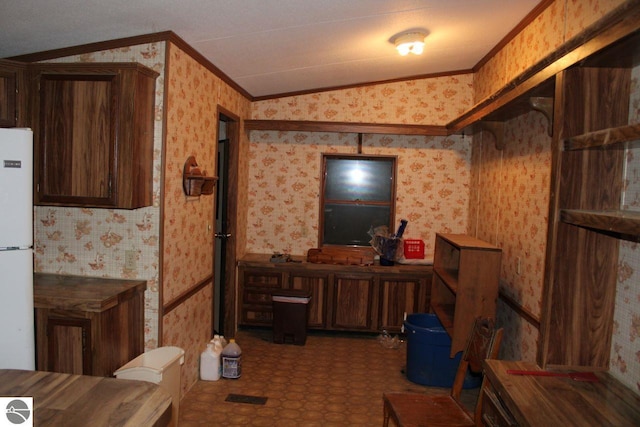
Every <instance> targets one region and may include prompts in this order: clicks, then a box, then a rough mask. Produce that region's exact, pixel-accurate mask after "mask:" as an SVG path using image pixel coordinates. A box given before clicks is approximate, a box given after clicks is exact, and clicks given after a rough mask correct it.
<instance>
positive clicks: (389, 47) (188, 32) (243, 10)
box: [0, 0, 540, 97]
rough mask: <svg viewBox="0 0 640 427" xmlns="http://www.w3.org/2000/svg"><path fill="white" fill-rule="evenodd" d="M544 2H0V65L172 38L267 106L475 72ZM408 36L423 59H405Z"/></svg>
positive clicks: (398, 0)
mask: <svg viewBox="0 0 640 427" xmlns="http://www.w3.org/2000/svg"><path fill="white" fill-rule="evenodd" d="M539 1H540V0H509V1H504V0H447V1H444V0H133V1H132V0H20V1H3V2H2V5H1V6H0V58H8V57H14V56H18V55H24V54H30V53H35V52H41V51H46V50H52V49H59V48H65V47H71V46H77V45H82V44H87V43H94V42H100V41H106V40H113V39H118V38H122V37H131V36H136V35H142V34H149V33H155V32H160V31H167V30H170V31H173V32H174V33H176V34H177V35H178V36H180V37H181V38H182V39H184V40H185V41H186V42H187V43H188V44H189V45H191V46H192V47H193V48H194V49H195V50H197V51H198V52H199V53H201V54H202V55H203V56H205V57H206V58H207V59H208V60H209V61H211V63H213V64H214V65H215V66H216V67H217V68H219V69H220V70H221V71H222V72H224V73H225V74H226V75H227V76H228V77H229V78H230V79H231V80H233V81H234V82H236V83H237V84H238V85H239V86H240V87H242V88H243V89H244V90H245V91H246V92H248V93H249V94H250V95H251V96H253V97H264V96H271V95H277V94H284V93H292V92H303V91H310V90H317V89H323V88H328V87H339V86H347V85H357V84H363V83H368V82H379V81H386V80H396V79H403V78H408V77H417V76H425V75H431V74H438V73H448V72H456V71H464V70H469V69H471V68H473V67H474V66H475V65H476V64H477V63H478V62H479V61H480V60H481V59H482V58H483V57H485V56H486V55H487V53H489V52H490V51H491V49H492V48H493V47H495V46H496V44H498V43H499V42H500V41H501V40H502V39H503V38H504V37H505V36H506V35H507V34H508V33H509V32H510V31H511V30H512V29H513V28H514V27H516V26H517V25H518V23H519V22H520V21H521V20H522V19H523V18H525V17H526V16H527V14H528V13H529V12H531V11H532V10H533V9H535V8H536V6H537V5H538V3H539ZM412 29H419V30H422V31H424V32H425V33H427V34H428V35H427V37H426V39H425V52H424V54H423V55H421V56H415V55H408V56H404V57H403V56H400V55H398V53H397V52H396V50H395V48H394V46H393V44H392V43H391V42H390V41H389V40H390V39H391V38H392V37H393V36H394V35H396V34H398V33H402V32H405V31H407V30H412Z"/></svg>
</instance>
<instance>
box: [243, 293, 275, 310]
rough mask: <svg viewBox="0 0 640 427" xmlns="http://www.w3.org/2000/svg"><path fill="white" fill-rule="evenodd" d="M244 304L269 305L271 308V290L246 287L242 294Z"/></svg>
mask: <svg viewBox="0 0 640 427" xmlns="http://www.w3.org/2000/svg"><path fill="white" fill-rule="evenodd" d="M242 297H243V299H242V302H243V304H250V305H254V304H260V305H268V306H269V308H271V292H265V291H259V290H255V289H245V290H244V292H243V295H242Z"/></svg>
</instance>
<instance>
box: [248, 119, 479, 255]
mask: <svg viewBox="0 0 640 427" xmlns="http://www.w3.org/2000/svg"><path fill="white" fill-rule="evenodd" d="M250 139H251V145H250V151H249V159H250V160H249V182H248V196H249V202H248V214H247V215H248V218H249V220H248V223H247V232H246V233H247V251H248V252H254V253H272V252H285V253H290V254H295V255H305V254H306V253H307V250H308V249H310V248H315V247H318V217H319V209H320V206H319V196H320V170H321V158H322V153H352V154H355V153H356V152H357V145H358V135H357V134H346V133H322V132H276V131H271V132H263V131H253V132H251V135H250ZM470 143H471V139H470V138H464V137H462V136H451V137H426V136H400V135H363V141H362V153H363V154H372V155H394V156H398V164H397V168H398V169H397V191H396V197H397V201H396V222H397V223H399V221H400V219H403V218H404V219H407V220H408V221H409V224H408V226H407V229H406V231H405V238H408V239H411V238H414V239H422V240H424V241H425V253H426V254H432V253H433V244H434V242H435V233H436V232H454V233H463V232H464V230H465V229H466V223H467V206H468V200H467V197H468V194H469V190H468V187H469V169H470V166H469V165H470V159H471V157H470V156H471V146H470Z"/></svg>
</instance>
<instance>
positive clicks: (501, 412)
mask: <svg viewBox="0 0 640 427" xmlns="http://www.w3.org/2000/svg"><path fill="white" fill-rule="evenodd" d="M482 421H483V422H484V424H485V425H487V426H489V427H513V426H518V423H516V421H515V420H514V419H513V417H512V416H511V414H510V413H509V411H508V410H507V408H505V407H504V405H503V404H502V402H501V401H500V398H499V397H498V396H497V395H496V394H495V393H494V392H493V391H492V390H491V389H490V388H489V387H484V388H483V391H482Z"/></svg>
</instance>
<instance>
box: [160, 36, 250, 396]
mask: <svg viewBox="0 0 640 427" xmlns="http://www.w3.org/2000/svg"><path fill="white" fill-rule="evenodd" d="M167 59H168V60H167V64H168V68H167V84H168V86H167V106H166V108H167V120H166V132H167V137H166V143H165V144H166V146H165V179H164V196H165V197H164V230H163V232H164V245H163V251H164V252H163V298H164V304H165V305H166V304H167V303H169V302H171V301H173V300H174V299H175V298H176V297H178V296H180V295H181V294H184V293H185V292H187V291H188V290H190V289H191V288H193V287H194V286H195V285H196V284H198V283H200V282H201V281H203V280H205V279H207V278H208V277H209V276H211V275H212V274H213V240H214V236H213V235H214V232H215V211H214V204H215V196H214V195H210V196H201V197H187V196H185V194H184V192H183V189H182V172H183V166H184V162H185V161H186V159H187V157H189V156H195V158H196V161H197V162H198V165H199V166H200V168H201V169H202V170H205V171H206V174H207V175H208V176H215V175H217V171H216V155H217V140H218V127H217V126H218V117H217V107H218V105H221V106H222V107H224V108H225V109H227V110H228V111H231V112H234V113H235V114H237V115H238V116H240V117H247V116H248V114H249V101H248V100H246V99H244V98H243V97H242V96H241V95H239V94H238V93H237V92H236V91H234V90H230V89H229V88H228V86H227V85H226V84H225V83H223V82H222V81H221V80H220V79H219V78H218V77H217V76H215V75H213V74H212V73H211V72H210V71H208V70H207V69H206V68H205V67H203V66H202V65H201V64H199V63H198V62H197V61H196V60H195V59H193V58H192V57H191V56H189V55H188V54H187V53H185V52H184V51H182V50H181V49H180V48H178V47H177V46H175V45H173V44H169V53H168V58H167ZM212 298H213V295H212V286H206V287H204V288H203V289H202V290H200V291H199V292H197V293H196V294H195V295H193V296H191V297H190V298H189V299H188V300H186V301H185V302H184V303H183V304H181V305H180V306H179V307H178V308H176V309H175V310H173V311H171V312H170V313H168V314H167V315H165V316H164V318H163V339H162V342H163V345H175V346H179V347H181V348H183V349H184V350H185V352H186V354H185V364H184V366H183V369H182V388H183V392H186V391H187V390H189V389H190V388H191V386H192V385H193V384H194V383H195V382H196V381H197V379H198V375H199V365H198V362H199V355H200V353H201V352H202V351H203V350H204V349H205V348H206V347H205V344H206V343H207V342H208V341H209V340H210V339H211V338H212V332H211V325H212V309H211V308H212Z"/></svg>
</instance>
